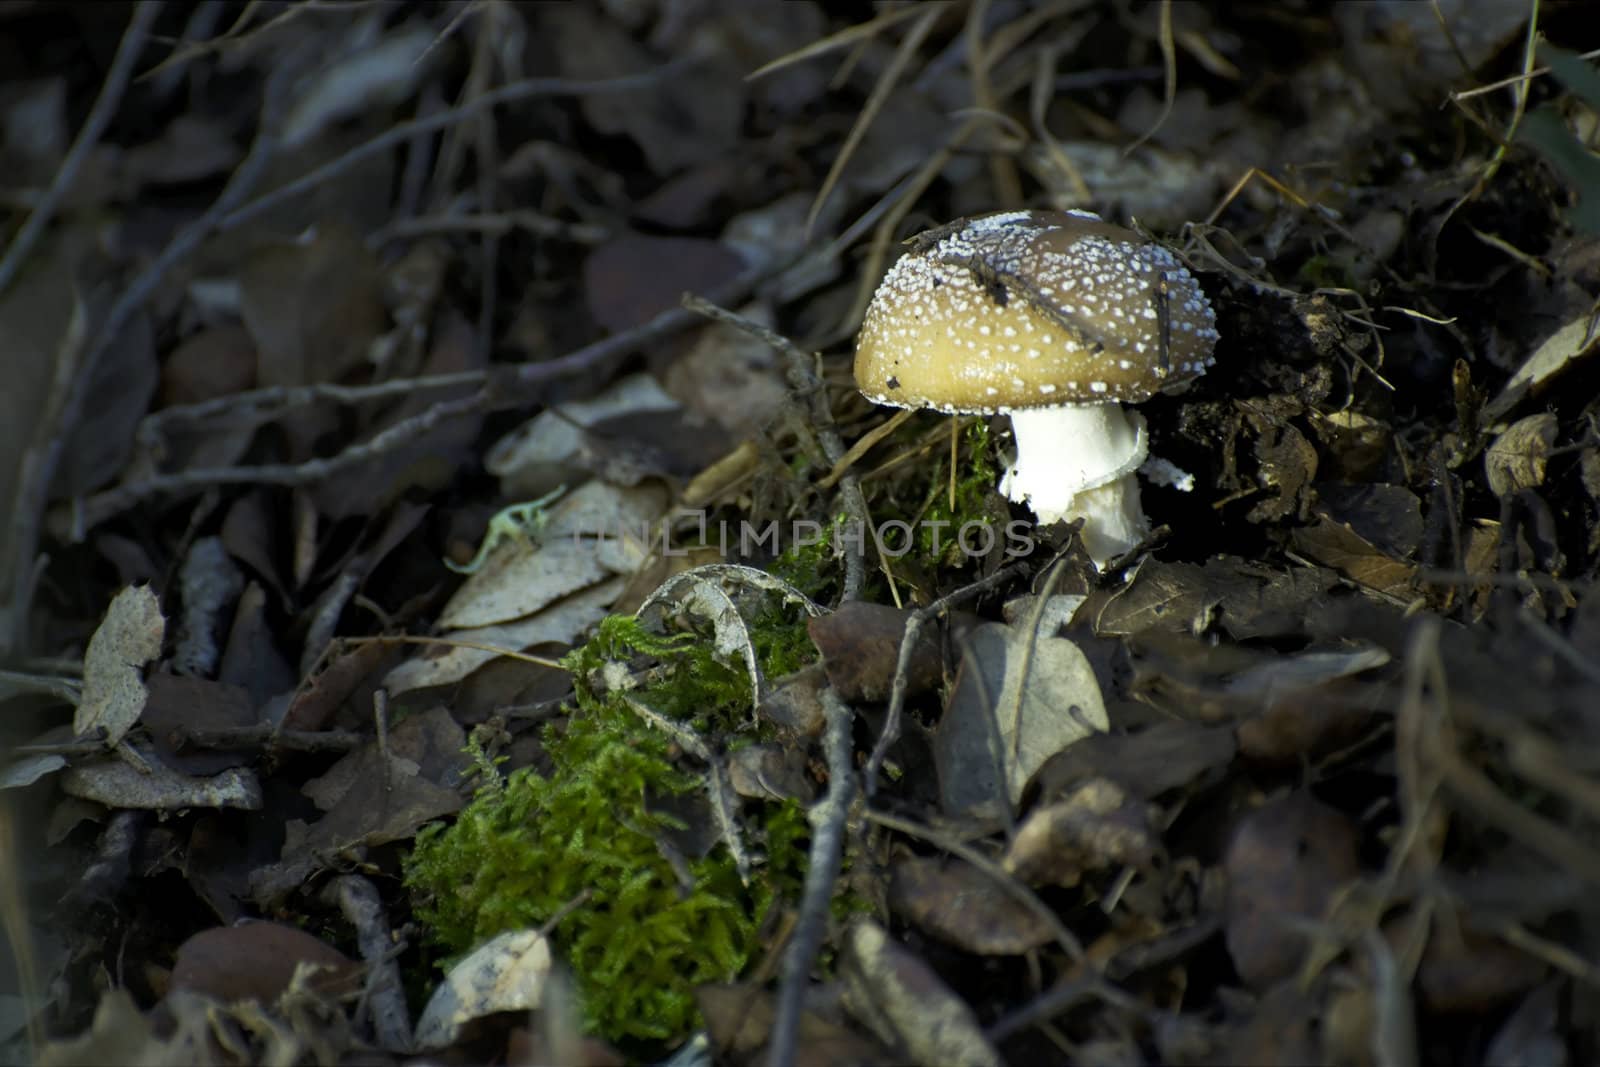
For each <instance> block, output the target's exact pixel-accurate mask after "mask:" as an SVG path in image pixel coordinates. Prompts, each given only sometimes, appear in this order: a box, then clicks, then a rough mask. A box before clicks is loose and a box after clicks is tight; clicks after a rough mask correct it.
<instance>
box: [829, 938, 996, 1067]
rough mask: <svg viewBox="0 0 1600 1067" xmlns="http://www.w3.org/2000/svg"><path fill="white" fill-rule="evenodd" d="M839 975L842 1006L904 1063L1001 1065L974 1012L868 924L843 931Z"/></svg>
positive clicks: (914, 959)
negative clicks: (842, 989) (841, 985)
mask: <svg viewBox="0 0 1600 1067" xmlns="http://www.w3.org/2000/svg"><path fill="white" fill-rule="evenodd" d="M839 972H840V975H841V977H842V978H843V979H844V985H845V1007H846V1008H847V1009H848V1010H849V1011H850V1013H851V1014H852V1015H854V1016H855V1017H856V1018H858V1019H860V1020H861V1021H862V1022H863V1023H865V1024H866V1025H867V1026H868V1027H869V1028H870V1029H871V1030H872V1031H873V1033H875V1034H876V1035H877V1036H878V1038H879V1040H881V1041H882V1042H883V1043H884V1044H886V1045H889V1046H890V1047H891V1048H893V1049H894V1050H895V1051H896V1052H899V1053H903V1054H904V1056H905V1059H906V1060H907V1062H911V1063H960V1064H966V1065H982V1064H994V1065H995V1067H999V1064H1000V1063H1002V1062H1003V1061H1002V1060H1001V1058H1000V1053H999V1052H998V1051H996V1050H995V1048H994V1046H992V1045H990V1044H989V1042H988V1040H987V1039H986V1038H985V1037H984V1036H983V1028H982V1027H981V1026H979V1025H978V1018H977V1016H976V1015H975V1014H974V1013H973V1011H972V1008H971V1007H970V1006H968V1005H967V1003H966V1002H965V1001H963V1000H962V999H961V998H960V997H958V996H957V995H956V994H955V993H954V992H952V991H951V989H950V987H949V986H947V985H945V984H944V982H943V981H941V980H940V978H939V976H938V975H937V974H935V973H934V971H933V969H932V968H931V967H929V966H928V965H927V964H926V963H924V962H923V961H922V960H920V959H918V958H917V957H916V956H915V955H913V954H912V953H911V952H910V951H909V950H908V949H906V948H905V947H904V946H902V945H899V944H897V943H896V942H895V941H894V940H893V939H891V938H890V937H889V935H888V933H887V931H885V930H884V928H883V927H881V926H879V925H878V924H877V923H875V922H873V921H872V920H871V919H865V918H863V919H857V920H856V921H855V922H853V923H851V924H850V928H849V929H848V930H846V931H845V935H844V945H843V949H842V951H841V953H840V959H839Z"/></svg>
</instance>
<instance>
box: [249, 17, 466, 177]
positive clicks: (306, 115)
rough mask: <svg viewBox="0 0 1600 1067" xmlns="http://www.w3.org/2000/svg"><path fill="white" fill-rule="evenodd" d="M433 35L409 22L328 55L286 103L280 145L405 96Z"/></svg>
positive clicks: (423, 66)
mask: <svg viewBox="0 0 1600 1067" xmlns="http://www.w3.org/2000/svg"><path fill="white" fill-rule="evenodd" d="M434 36H435V35H434V31H432V30H430V29H428V28H427V27H425V26H414V27H412V28H411V29H409V30H406V31H403V32H398V33H391V34H390V35H389V36H388V37H386V38H384V39H383V40H380V41H378V42H377V43H376V44H374V45H372V46H371V47H362V48H359V50H357V51H355V54H353V55H352V54H348V53H341V54H337V55H332V56H330V57H329V63H328V65H327V66H326V67H324V68H323V69H322V70H321V71H320V72H319V73H318V74H317V76H316V77H315V78H314V79H312V81H311V82H310V83H309V84H308V85H307V86H306V89H305V91H304V92H303V93H302V94H301V95H300V98H299V99H297V100H296V101H295V102H294V104H293V105H291V107H290V109H289V116H288V118H287V120H286V121H285V123H284V130H283V133H282V135H281V136H282V138H283V143H284V146H285V147H287V148H293V147H295V146H297V145H301V144H304V143H305V142H307V141H309V140H311V139H312V138H313V137H315V136H316V135H317V134H318V133H320V132H322V130H324V129H325V128H327V127H328V126H329V125H331V124H333V123H335V122H338V121H339V120H341V119H345V118H350V117H353V116H355V115H361V114H367V113H377V112H379V111H381V110H383V109H384V108H387V107H390V106H392V105H394V104H398V103H400V102H401V101H402V100H405V99H406V98H407V97H409V96H410V95H411V94H412V92H414V91H415V89H416V86H417V82H418V81H419V80H420V79H421V77H422V75H423V74H424V73H425V72H426V70H427V66H426V64H424V63H423V62H422V60H423V58H424V56H425V55H426V53H427V51H428V48H429V46H430V45H431V44H432V43H433V41H434Z"/></svg>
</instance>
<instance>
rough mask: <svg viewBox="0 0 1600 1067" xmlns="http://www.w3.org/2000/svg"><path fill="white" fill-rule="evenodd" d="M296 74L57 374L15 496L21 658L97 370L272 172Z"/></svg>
mask: <svg viewBox="0 0 1600 1067" xmlns="http://www.w3.org/2000/svg"><path fill="white" fill-rule="evenodd" d="M291 73H292V72H291V69H290V68H289V67H287V66H285V67H280V68H278V69H277V70H276V71H274V72H273V74H272V75H271V76H270V77H269V78H268V79H267V84H266V89H265V98H264V100H265V102H264V103H263V105H262V109H261V112H262V113H261V127H260V131H259V132H258V133H257V135H256V139H255V141H254V143H252V144H251V146H250V153H249V155H247V156H245V158H244V159H243V160H242V161H241V162H240V163H239V165H238V166H237V167H236V168H234V172H233V177H231V178H230V179H228V183H227V185H225V186H224V187H223V189H222V192H221V193H219V194H218V195H217V199H216V201H215V203H213V204H212V205H211V207H210V208H208V209H207V210H206V213H205V214H204V215H202V216H200V218H198V219H196V220H195V221H194V222H192V223H190V224H189V225H188V226H186V227H184V228H183V229H182V230H180V231H178V233H177V234H176V235H175V236H174V237H173V238H172V240H171V241H169V242H168V243H167V246H166V247H165V248H164V249H162V250H161V252H160V254H159V255H157V256H156V258H155V259H154V260H153V261H152V262H151V263H150V265H149V266H147V267H146V268H145V269H144V270H143V271H142V272H140V274H139V275H138V276H137V277H135V278H134V280H133V281H132V282H130V283H129V284H128V286H127V288H126V289H124V290H123V293H122V296H121V297H119V298H118V299H117V301H116V303H114V304H113V305H112V306H111V310H110V311H109V312H108V313H107V315H106V319H105V322H104V323H102V324H101V327H100V329H99V331H98V332H97V333H96V334H95V335H94V338H93V340H92V341H90V342H89V343H88V344H87V346H86V347H85V346H83V345H81V344H79V345H73V346H72V351H71V352H70V353H68V352H66V351H65V350H64V351H63V354H62V355H61V356H59V357H58V358H59V359H60V360H61V361H62V362H61V366H60V367H58V369H57V375H56V382H55V384H54V386H53V387H52V391H51V395H50V399H49V401H48V404H47V408H46V410H47V414H46V416H45V418H44V419H43V420H42V421H41V424H40V427H39V434H40V436H39V438H38V439H36V440H35V441H34V442H33V444H32V445H31V446H30V447H29V450H28V454H27V456H25V457H24V461H23V464H22V468H21V471H20V476H19V478H18V484H17V489H16V495H15V496H14V497H13V498H12V509H11V545H10V550H11V551H10V555H11V559H12V560H13V561H14V563H15V573H14V574H13V576H12V590H11V613H12V614H11V618H10V620H9V621H10V624H11V632H10V634H8V635H7V636H8V637H9V639H10V644H9V648H10V651H11V652H12V653H14V654H15V653H22V652H25V651H26V649H27V638H28V632H29V630H28V616H29V614H30V611H29V608H30V605H31V604H32V601H33V574H34V571H33V566H34V556H35V553H36V552H37V551H38V548H39V526H40V523H41V521H42V520H43V518H44V511H45V504H46V501H47V499H48V496H49V492H50V484H51V483H52V482H53V481H54V480H55V474H56V470H57V469H58V468H59V467H60V465H61V457H62V453H63V452H64V451H65V449H66V446H67V441H68V439H69V437H70V436H71V432H72V428H73V427H74V426H76V425H77V424H78V416H79V413H80V412H81V410H82V408H83V404H84V398H85V397H86V396H87V394H88V386H89V383H90V382H91V381H93V380H94V377H95V366H96V364H97V363H98V361H99V360H100V358H101V356H102V355H103V354H104V353H105V351H106V350H107V349H108V348H109V347H110V346H111V344H112V342H114V341H115V340H116V339H117V337H118V335H119V334H120V333H121V332H122V330H123V328H124V327H125V326H127V324H128V322H129V321H130V320H131V319H132V318H133V316H134V314H135V313H136V312H138V310H139V308H140V307H141V306H142V305H143V304H144V302H145V301H146V300H147V299H149V297H150V295H151V294H152V293H153V292H155V290H156V287H157V286H159V285H160V284H161V280H162V279H163V278H164V277H165V276H166V273H167V271H168V270H169V269H171V267H172V266H173V265H174V264H175V263H177V262H178V261H179V260H181V259H183V258H184V257H186V256H188V255H189V254H190V253H192V252H193V251H194V250H195V249H197V248H199V247H200V244H201V243H202V242H203V241H204V240H205V239H206V237H207V236H209V235H210V233H211V231H212V229H213V228H214V227H215V225H216V223H217V220H218V219H220V218H221V217H222V216H223V215H224V214H226V213H227V212H229V211H231V210H233V208H234V207H235V206H236V205H237V204H238V203H239V202H240V201H241V200H243V199H244V197H245V196H246V195H247V194H248V193H249V191H250V189H251V188H252V187H253V186H254V185H255V183H256V181H257V180H258V179H259V178H260V177H261V175H262V174H263V173H264V172H265V171H266V166H267V163H268V162H269V161H270V159H271V158H272V156H273V154H274V152H275V151H276V148H277V140H278V139H277V127H278V119H279V116H280V115H281V113H282V110H283V101H284V99H285V98H286V94H287V88H288V86H287V82H288V78H289V76H290V74H291Z"/></svg>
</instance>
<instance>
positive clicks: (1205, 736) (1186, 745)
mask: <svg viewBox="0 0 1600 1067" xmlns="http://www.w3.org/2000/svg"><path fill="white" fill-rule="evenodd" d="M1235 747H1236V746H1235V744H1234V740H1233V730H1232V728H1230V727H1228V726H1206V725H1203V724H1201V723H1193V722H1182V721H1173V722H1158V723H1156V724H1154V725H1153V726H1151V727H1149V728H1148V729H1144V730H1139V731H1137V732H1135V733H1127V734H1093V735H1091V736H1089V737H1085V738H1084V739H1083V740H1082V741H1079V742H1078V743H1077V744H1074V745H1072V746H1070V747H1069V748H1067V749H1066V750H1065V751H1062V752H1058V753H1057V754H1055V755H1054V756H1051V757H1050V758H1049V759H1048V760H1046V761H1045V762H1044V765H1043V766H1041V767H1040V768H1039V771H1038V773H1037V774H1035V775H1034V785H1035V786H1037V788H1038V790H1039V800H1040V802H1041V803H1045V804H1048V803H1050V802H1052V801H1055V800H1058V799H1060V798H1061V797H1063V796H1065V795H1067V794H1068V793H1069V792H1070V791H1071V790H1073V789H1075V788H1076V787H1077V786H1078V784H1079V783H1081V782H1083V781H1084V780H1086V779H1089V778H1093V777H1096V776H1104V777H1106V778H1109V779H1111V780H1112V781H1114V782H1117V783H1119V784H1120V785H1122V786H1124V787H1126V788H1128V789H1130V790H1132V791H1133V792H1134V794H1135V795H1137V796H1140V797H1143V798H1144V799H1146V800H1150V799H1153V798H1155V797H1157V796H1160V795H1161V794H1162V793H1165V792H1166V791H1167V790H1169V789H1176V788H1178V787H1179V786H1183V785H1187V784H1188V783H1190V782H1191V781H1194V780H1195V779H1196V778H1199V777H1200V776H1201V775H1203V774H1205V773H1206V772H1208V771H1213V770H1216V769H1218V768H1222V767H1225V766H1227V764H1228V762H1229V761H1230V760H1232V759H1233V755H1234V751H1235Z"/></svg>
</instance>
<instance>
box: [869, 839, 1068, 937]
mask: <svg viewBox="0 0 1600 1067" xmlns="http://www.w3.org/2000/svg"><path fill="white" fill-rule="evenodd" d="M889 907H891V908H892V909H894V911H895V912H897V913H898V914H900V915H903V916H905V917H906V918H907V919H909V920H910V921H911V922H913V923H916V924H917V925H918V926H920V927H922V928H923V929H924V930H926V931H928V932H929V933H930V934H933V935H934V936H935V937H938V938H939V939H940V940H942V941H948V942H949V943H950V944H952V945H955V946H956V947H957V948H962V949H965V950H966V951H968V952H971V953H974V954H976V955H979V956H1015V955H1019V954H1021V953H1023V952H1027V951H1028V950H1030V949H1035V948H1038V947H1039V946H1040V945H1045V944H1049V943H1050V942H1051V941H1053V940H1055V936H1056V935H1055V930H1054V928H1053V927H1051V926H1050V924H1049V923H1047V922H1045V921H1044V919H1043V918H1041V917H1040V915H1039V914H1038V912H1036V911H1034V910H1033V909H1032V908H1028V907H1025V906H1024V905H1022V904H1021V903H1020V902H1019V901H1018V900H1017V898H1016V897H1015V896H1013V895H1012V894H1010V893H1008V892H1006V891H1005V889H1004V888H1003V887H1002V886H1000V885H999V884H998V883H996V881H995V879H994V878H993V877H992V876H991V875H988V874H985V873H984V872H983V871H980V870H978V869H977V868H976V867H974V866H972V865H971V864H969V863H961V862H959V861H949V862H947V861H945V860H942V859H938V858H936V857H933V856H907V857H905V858H903V859H901V860H898V861H897V862H896V863H895V865H894V868H893V870H892V871H891V872H890V875H889Z"/></svg>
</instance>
